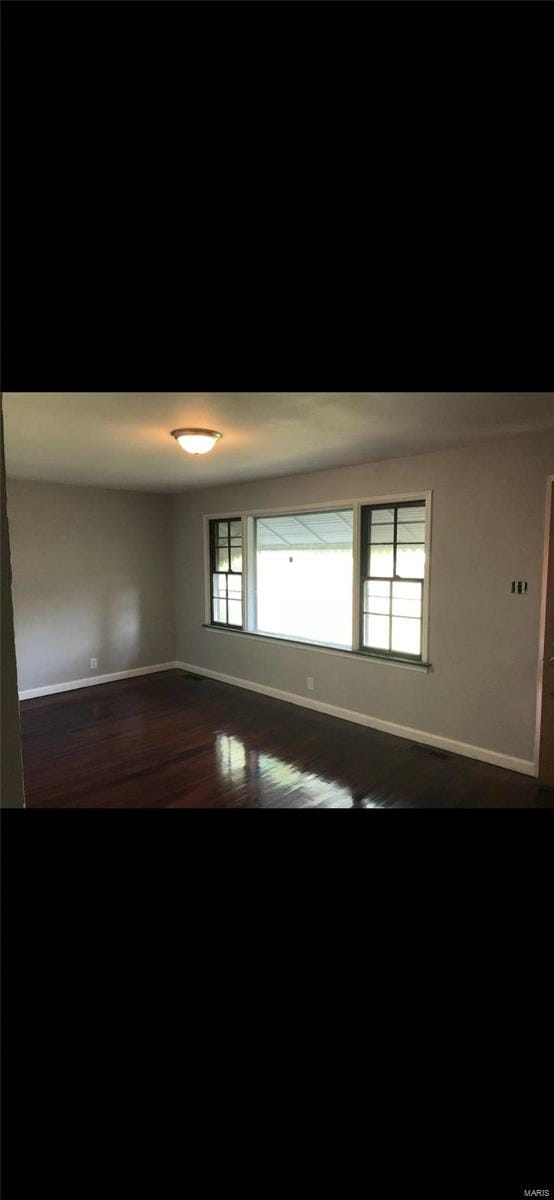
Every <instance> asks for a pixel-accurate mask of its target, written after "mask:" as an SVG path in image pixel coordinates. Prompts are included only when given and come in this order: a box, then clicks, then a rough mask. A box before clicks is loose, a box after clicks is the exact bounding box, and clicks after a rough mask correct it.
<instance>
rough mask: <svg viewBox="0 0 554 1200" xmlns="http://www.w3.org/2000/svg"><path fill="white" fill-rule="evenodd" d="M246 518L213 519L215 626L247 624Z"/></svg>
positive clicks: (212, 583)
mask: <svg viewBox="0 0 554 1200" xmlns="http://www.w3.org/2000/svg"><path fill="white" fill-rule="evenodd" d="M242 565H243V564H242V521H241V519H240V517H239V518H238V519H237V518H235V519H229V520H228V519H218V520H217V521H210V582H211V588H210V595H211V601H210V615H211V621H212V624H214V625H225V626H229V627H230V628H232V629H242V627H243V616H242V614H243V594H242V593H243V588H242V578H243V575H242Z"/></svg>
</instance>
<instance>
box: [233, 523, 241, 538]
mask: <svg viewBox="0 0 554 1200" xmlns="http://www.w3.org/2000/svg"><path fill="white" fill-rule="evenodd" d="M231 537H232V538H239V537H242V523H241V521H231Z"/></svg>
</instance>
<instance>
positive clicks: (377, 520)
mask: <svg viewBox="0 0 554 1200" xmlns="http://www.w3.org/2000/svg"><path fill="white" fill-rule="evenodd" d="M392 521H394V508H374V509H372V512H371V523H372V525H381V524H383V523H384V524H385V525H388V524H390V523H391V522H392Z"/></svg>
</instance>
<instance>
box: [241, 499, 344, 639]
mask: <svg viewBox="0 0 554 1200" xmlns="http://www.w3.org/2000/svg"><path fill="white" fill-rule="evenodd" d="M254 547H255V562H256V629H255V632H257V633H260V634H263V633H266V634H269V635H270V636H273V637H282V638H291V639H295V640H297V641H305V642H316V643H318V644H319V645H328V646H332V647H339V648H343V649H347V650H350V649H352V579H353V511H352V509H351V508H350V509H337V510H334V511H329V510H326V511H322V512H302V513H290V514H287V515H286V516H274V517H271V516H264V517H256V518H255V519H254Z"/></svg>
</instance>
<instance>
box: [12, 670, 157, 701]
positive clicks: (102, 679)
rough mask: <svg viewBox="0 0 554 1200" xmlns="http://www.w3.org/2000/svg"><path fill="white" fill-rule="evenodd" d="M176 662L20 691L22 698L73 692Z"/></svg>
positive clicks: (20, 697)
mask: <svg viewBox="0 0 554 1200" xmlns="http://www.w3.org/2000/svg"><path fill="white" fill-rule="evenodd" d="M178 665H179V664H178V663H176V662H168V663H157V664H156V666H154V667H134V668H133V670H131V671H114V672H112V674H111V675H93V676H92V677H91V678H89V679H72V680H71V681H70V682H69V683H50V684H48V686H47V687H40V688H29V689H28V690H27V691H25V692H20V693H19V699H20V700H33V699H34V698H35V696H53V695H54V694H55V693H56V692H73V691H76V690H77V688H88V687H95V686H97V685H98V684H99V683H113V682H114V680H116V679H131V678H132V676H133V675H154V674H155V672H156V671H171V670H174V669H175V667H177V666H178Z"/></svg>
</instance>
